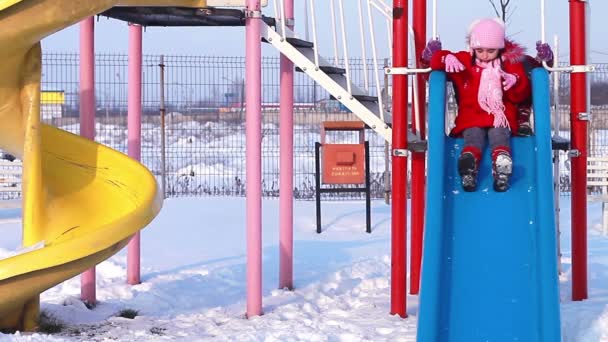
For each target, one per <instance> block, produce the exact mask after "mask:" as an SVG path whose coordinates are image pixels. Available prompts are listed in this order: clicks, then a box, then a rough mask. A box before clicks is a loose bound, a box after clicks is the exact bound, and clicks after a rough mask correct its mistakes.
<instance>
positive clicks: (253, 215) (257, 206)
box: [245, 0, 262, 317]
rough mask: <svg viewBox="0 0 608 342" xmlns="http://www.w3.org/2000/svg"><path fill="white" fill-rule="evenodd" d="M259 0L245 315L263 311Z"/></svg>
mask: <svg viewBox="0 0 608 342" xmlns="http://www.w3.org/2000/svg"><path fill="white" fill-rule="evenodd" d="M260 18H261V11H260V1H259V0H247V19H246V21H245V35H246V43H245V46H246V52H245V54H246V58H245V82H246V90H245V96H246V99H245V101H246V107H245V110H246V113H247V114H246V115H247V117H246V120H247V126H246V136H247V138H246V140H247V141H246V153H247V158H246V163H247V183H246V186H247V317H253V316H258V315H261V314H262V92H261V85H262V46H261V44H262V43H261V34H260V33H261V27H260Z"/></svg>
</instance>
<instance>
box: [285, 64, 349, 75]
mask: <svg viewBox="0 0 608 342" xmlns="http://www.w3.org/2000/svg"><path fill="white" fill-rule="evenodd" d="M319 69H321V71H323V72H324V73H326V74H328V75H330V74H340V75H342V74H344V73H345V72H346V70H345V69H342V68H338V67H334V66H329V65H322V66H320V67H319ZM296 71H297V72H304V70H302V68H300V67H296Z"/></svg>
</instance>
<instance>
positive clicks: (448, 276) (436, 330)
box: [418, 69, 560, 342]
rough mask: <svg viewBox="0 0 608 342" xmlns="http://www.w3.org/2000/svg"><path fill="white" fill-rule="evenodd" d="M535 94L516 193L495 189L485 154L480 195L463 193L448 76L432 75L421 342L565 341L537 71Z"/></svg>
mask: <svg viewBox="0 0 608 342" xmlns="http://www.w3.org/2000/svg"><path fill="white" fill-rule="evenodd" d="M532 85H533V100H534V107H533V109H534V113H535V118H536V119H535V121H536V122H535V127H536V132H535V135H534V136H532V137H525V138H513V139H512V151H513V161H514V170H513V176H512V178H511V188H510V189H509V190H508V191H507V192H504V193H498V192H495V191H494V190H493V188H492V173H491V167H490V164H491V163H490V153H489V151H487V149H488V148H486V151H485V152H484V156H483V162H482V164H481V166H480V172H479V179H478V187H477V191H476V192H464V191H463V190H462V187H461V185H460V177H459V176H458V171H457V169H456V163H457V158H458V156H459V154H460V150H461V149H462V145H463V141H462V139H454V138H450V137H447V136H446V134H445V129H444V127H445V115H444V114H445V99H446V75H445V73H444V72H433V73H432V74H431V79H430V100H429V118H430V121H429V166H428V193H427V212H426V228H425V236H424V255H423V266H422V287H421V293H420V310H419V318H418V341H420V342H434V341H436V342H439V341H441V342H454V341H462V342H475V341H491V342H496V341H520V342H531V341H543V342H544V341H548V342H552V341H560V318H559V293H558V278H557V247H556V246H557V244H556V229H555V218H554V216H553V215H554V211H553V184H552V179H553V178H552V177H553V175H552V163H551V157H552V153H551V127H550V107H549V77H548V74H547V72H546V71H545V70H543V69H535V70H533V72H532Z"/></svg>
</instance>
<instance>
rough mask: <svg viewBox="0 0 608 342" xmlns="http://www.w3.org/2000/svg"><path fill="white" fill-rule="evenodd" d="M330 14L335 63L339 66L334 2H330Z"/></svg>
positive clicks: (330, 0) (332, 0)
mask: <svg viewBox="0 0 608 342" xmlns="http://www.w3.org/2000/svg"><path fill="white" fill-rule="evenodd" d="M329 12H330V14H331V33H332V38H333V40H334V62H335V63H336V65H339V63H340V62H339V60H338V37H337V36H336V32H337V30H336V14H335V12H336V10H335V9H334V0H329Z"/></svg>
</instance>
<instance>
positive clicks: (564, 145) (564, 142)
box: [551, 136, 570, 151]
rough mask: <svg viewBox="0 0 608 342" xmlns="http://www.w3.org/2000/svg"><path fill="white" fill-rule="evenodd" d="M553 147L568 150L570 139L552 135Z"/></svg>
mask: <svg viewBox="0 0 608 342" xmlns="http://www.w3.org/2000/svg"><path fill="white" fill-rule="evenodd" d="M551 147H552V149H553V150H559V151H568V150H569V149H570V140H568V139H566V138H562V137H560V136H553V137H551Z"/></svg>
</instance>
